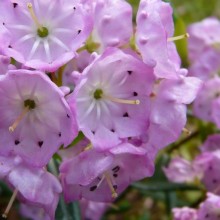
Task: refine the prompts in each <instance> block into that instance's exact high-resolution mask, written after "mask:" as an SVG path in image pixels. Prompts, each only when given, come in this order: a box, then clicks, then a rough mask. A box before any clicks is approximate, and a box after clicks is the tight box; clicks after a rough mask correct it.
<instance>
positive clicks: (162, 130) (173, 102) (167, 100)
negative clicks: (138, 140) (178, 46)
mask: <svg viewBox="0 0 220 220" xmlns="http://www.w3.org/2000/svg"><path fill="white" fill-rule="evenodd" d="M200 87H201V81H200V80H199V79H197V78H195V77H187V76H180V77H179V78H177V79H163V80H162V81H159V82H158V84H156V85H155V88H154V91H153V92H152V94H151V101H152V104H151V106H152V107H151V114H150V123H149V124H150V125H149V130H148V134H147V135H148V139H149V140H148V143H149V144H150V145H153V146H154V147H155V148H157V149H161V148H163V147H165V146H166V145H168V144H170V143H172V142H174V141H176V140H177V138H178V137H179V135H180V134H181V132H182V130H183V128H184V126H185V124H186V104H190V103H191V102H192V101H193V100H194V99H195V97H196V95H197V92H198V90H199V88H200ZM177 118H178V120H177Z"/></svg>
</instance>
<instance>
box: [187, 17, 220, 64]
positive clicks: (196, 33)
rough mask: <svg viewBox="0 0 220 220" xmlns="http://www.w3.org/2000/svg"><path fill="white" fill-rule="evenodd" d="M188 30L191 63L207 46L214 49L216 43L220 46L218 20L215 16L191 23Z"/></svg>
mask: <svg viewBox="0 0 220 220" xmlns="http://www.w3.org/2000/svg"><path fill="white" fill-rule="evenodd" d="M188 32H189V34H190V38H189V44H188V47H189V59H190V60H191V62H192V63H193V62H195V61H196V60H197V59H198V58H199V57H200V56H202V55H203V54H204V53H206V50H207V49H208V48H212V49H213V50H215V48H216V47H218V45H219V46H220V21H219V20H218V19H217V18H214V17H210V18H206V19H204V20H203V21H200V22H197V23H194V24H191V25H190V26H189V27H188Z"/></svg>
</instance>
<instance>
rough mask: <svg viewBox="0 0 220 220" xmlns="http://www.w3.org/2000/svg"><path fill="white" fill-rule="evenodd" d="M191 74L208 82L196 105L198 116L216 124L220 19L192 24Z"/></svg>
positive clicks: (190, 47) (219, 101)
mask: <svg viewBox="0 0 220 220" xmlns="http://www.w3.org/2000/svg"><path fill="white" fill-rule="evenodd" d="M188 31H189V33H190V36H191V37H190V39H189V58H190V62H191V66H190V68H189V75H191V76H196V77H198V78H200V79H202V80H203V81H204V85H203V86H202V87H201V89H200V91H199V93H198V96H197V98H196V100H195V102H194V105H193V112H194V114H195V116H197V117H199V118H200V119H203V120H206V121H210V122H213V123H215V124H216V125H217V126H218V127H220V120H219V111H218V109H219V106H220V99H219V94H220V90H219V83H220V78H219V70H220V37H219V33H220V21H219V20H218V19H217V18H206V19H204V20H203V21H200V22H198V23H194V24H192V25H190V26H189V28H188Z"/></svg>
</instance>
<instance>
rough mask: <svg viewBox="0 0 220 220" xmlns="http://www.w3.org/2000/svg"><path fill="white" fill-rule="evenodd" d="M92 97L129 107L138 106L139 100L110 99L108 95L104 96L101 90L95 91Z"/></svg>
mask: <svg viewBox="0 0 220 220" xmlns="http://www.w3.org/2000/svg"><path fill="white" fill-rule="evenodd" d="M93 96H94V98H95V99H96V100H98V99H101V98H103V99H106V100H110V101H112V102H116V103H122V104H131V105H139V104H140V100H138V99H136V100H127V99H119V98H116V97H112V96H110V95H105V94H103V91H102V90H101V89H96V90H95V92H94V93H93Z"/></svg>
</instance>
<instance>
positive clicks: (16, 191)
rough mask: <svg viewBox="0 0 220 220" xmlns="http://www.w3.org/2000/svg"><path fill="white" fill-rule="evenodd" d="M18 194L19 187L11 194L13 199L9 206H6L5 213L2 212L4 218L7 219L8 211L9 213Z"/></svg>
mask: <svg viewBox="0 0 220 220" xmlns="http://www.w3.org/2000/svg"><path fill="white" fill-rule="evenodd" d="M17 194H18V189H15V190H14V192H13V194H12V196H11V199H10V201H9V203H8V206H7V207H6V209H5V211H4V213H3V214H2V218H5V219H6V218H7V217H8V213H9V211H10V209H11V207H12V205H13V202H14V201H15V198H16V196H17Z"/></svg>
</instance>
